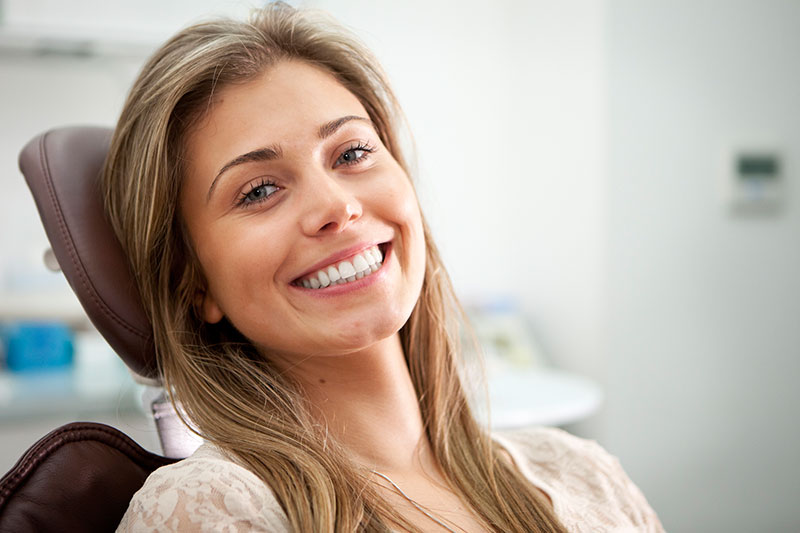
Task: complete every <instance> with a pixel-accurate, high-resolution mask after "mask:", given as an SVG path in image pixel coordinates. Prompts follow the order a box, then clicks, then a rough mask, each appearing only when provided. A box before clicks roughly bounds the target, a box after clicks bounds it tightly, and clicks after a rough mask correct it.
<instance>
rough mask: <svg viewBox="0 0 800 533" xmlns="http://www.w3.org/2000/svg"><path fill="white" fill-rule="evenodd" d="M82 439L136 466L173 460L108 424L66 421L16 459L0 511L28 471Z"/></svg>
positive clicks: (2, 490) (3, 489)
mask: <svg viewBox="0 0 800 533" xmlns="http://www.w3.org/2000/svg"><path fill="white" fill-rule="evenodd" d="M101 437H102V438H101ZM84 441H95V442H99V443H100V444H104V445H106V446H108V447H110V448H112V449H115V450H118V451H120V452H122V453H124V454H125V455H126V456H128V458H130V459H131V460H133V461H134V462H135V463H136V465H137V466H139V467H141V468H150V467H153V469H155V468H158V467H160V466H164V465H167V464H171V463H174V462H176V461H175V460H174V459H169V458H167V457H161V456H160V455H156V454H154V453H151V452H148V451H147V450H144V449H142V448H140V447H139V445H138V444H136V443H134V442H133V441H131V440H130V438H129V437H127V436H126V435H123V434H122V433H120V432H118V430H115V429H112V428H109V427H108V426H104V425H102V424H98V423H92V422H88V423H80V422H77V423H71V424H67V425H65V426H62V427H61V428H59V429H56V430H55V431H53V432H52V433H50V434H49V435H47V436H45V437H43V438H42V439H41V440H40V441H39V442H38V443H37V444H34V446H33V447H32V448H31V449H30V450H28V452H27V453H25V455H23V456H22V458H21V459H20V460H19V461H18V462H17V465H15V467H14V468H13V469H12V472H14V470H15V469H16V468H17V466H19V465H24V466H23V468H21V469H20V470H17V471H16V472H14V473H13V474H12V475H10V476H8V477H4V478H3V479H2V482H3V486H2V487H0V511H2V509H3V507H5V505H6V503H8V500H9V498H10V497H11V496H12V495H13V494H14V492H16V491H17V490H18V489H19V488H20V487H22V486H23V485H24V481H25V480H26V479H27V478H28V477H29V476H30V474H31V473H32V472H33V471H34V470H35V469H36V468H37V467H38V466H39V465H40V464H41V463H43V462H44V461H45V460H47V458H48V457H50V455H52V454H53V452H55V451H57V450H58V449H60V448H62V447H63V446H65V445H67V444H72V443H76V442H84Z"/></svg>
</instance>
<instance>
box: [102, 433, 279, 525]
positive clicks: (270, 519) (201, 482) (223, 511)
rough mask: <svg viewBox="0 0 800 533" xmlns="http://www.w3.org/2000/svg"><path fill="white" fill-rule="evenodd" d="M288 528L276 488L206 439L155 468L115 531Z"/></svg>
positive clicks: (134, 497)
mask: <svg viewBox="0 0 800 533" xmlns="http://www.w3.org/2000/svg"><path fill="white" fill-rule="evenodd" d="M156 530H157V531H243V530H244V531H270V532H276V531H277V532H281V531H289V525H288V522H287V520H286V517H285V515H284V514H283V511H282V510H281V508H280V505H279V504H278V502H277V500H276V499H275V497H274V495H273V494H272V491H271V490H270V489H269V487H267V486H266V485H265V484H264V483H263V482H262V481H261V479H259V478H258V476H256V475H255V474H253V473H252V472H250V471H249V470H247V469H246V468H243V467H242V466H240V465H239V464H237V463H235V462H233V461H231V460H230V459H228V458H227V457H225V456H224V455H223V454H222V452H221V451H219V450H218V449H217V448H215V447H213V446H211V445H208V444H204V445H203V446H201V447H200V448H198V450H197V451H196V452H195V453H194V454H192V455H191V456H190V457H188V458H186V459H184V460H182V461H179V462H177V463H174V464H171V465H168V466H164V467H162V468H159V469H157V470H156V471H154V472H153V473H152V474H150V476H149V477H148V478H147V480H146V481H145V484H144V485H143V486H142V488H141V489H139V491H138V492H137V493H136V494H135V495H134V496H133V499H132V500H131V502H130V504H129V506H128V510H127V511H126V512H125V516H124V517H123V518H122V522H120V525H119V528H118V529H117V531H156Z"/></svg>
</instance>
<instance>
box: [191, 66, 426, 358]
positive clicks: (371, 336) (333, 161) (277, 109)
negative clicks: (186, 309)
mask: <svg viewBox="0 0 800 533" xmlns="http://www.w3.org/2000/svg"><path fill="white" fill-rule="evenodd" d="M186 149H187V157H188V165H187V175H186V176H185V182H184V184H183V188H182V192H181V198H180V209H181V214H182V216H183V218H184V220H185V222H186V225H187V227H188V231H189V236H190V238H191V241H192V243H193V246H194V248H195V251H196V254H197V257H198V259H199V261H200V265H201V267H202V269H203V272H204V274H205V276H206V279H207V280H208V287H207V291H206V292H205V293H203V294H201V295H199V296H198V298H199V299H202V310H203V314H204V318H205V320H206V321H207V322H210V323H214V322H217V321H219V320H220V319H221V318H222V317H223V316H225V317H227V318H228V320H229V321H230V322H231V323H232V324H233V325H234V326H235V327H236V328H237V329H238V330H239V331H240V332H241V333H242V334H243V335H245V336H246V337H247V338H249V339H250V340H251V341H252V342H254V343H255V344H256V345H257V346H258V347H259V348H261V349H262V350H266V351H267V352H269V353H272V354H282V355H286V356H296V355H300V356H308V355H335V354H344V353H352V352H355V351H358V350H360V349H363V348H366V347H369V346H371V345H373V344H374V343H376V342H378V341H380V340H382V339H386V338H387V337H389V336H391V335H394V334H396V333H397V331H398V330H399V329H400V328H401V327H402V326H403V324H404V323H405V322H406V320H407V319H408V317H409V315H410V314H411V311H412V309H413V307H414V304H415V303H416V301H417V298H418V297H419V293H420V288H421V286H422V279H423V275H424V269H425V242H424V236H423V231H422V222H421V216H420V212H419V208H418V204H417V201H416V197H415V195H414V191H413V189H412V188H411V184H410V182H409V180H408V177H407V176H406V174H405V172H404V171H403V169H402V168H401V167H400V165H398V163H397V161H395V159H394V157H392V154H390V153H389V151H388V150H387V149H386V147H385V146H383V144H382V143H381V141H380V139H379V137H378V135H377V133H376V131H375V128H374V127H373V126H372V123H371V121H370V120H369V118H368V115H367V112H366V111H365V109H364V107H363V106H362V105H361V103H360V102H359V101H358V99H357V98H356V97H355V96H353V95H352V94H351V93H350V92H349V91H348V90H347V89H345V88H344V87H343V86H342V85H341V84H340V83H338V82H337V81H336V80H335V79H334V78H333V77H332V76H331V75H330V74H328V73H326V72H324V71H323V70H321V69H318V68H315V67H313V66H310V65H308V64H306V63H302V62H295V61H288V62H282V63H279V64H278V65H276V66H274V67H272V68H269V69H268V70H267V71H266V72H265V73H264V74H263V75H261V76H260V77H258V78H256V79H255V80H253V81H250V82H248V83H245V84H241V85H230V86H227V87H223V88H222V89H219V90H217V91H216V92H215V94H214V97H213V102H212V104H211V107H210V108H209V111H208V113H207V114H206V116H205V117H204V119H203V120H201V122H200V123H199V125H198V126H197V127H195V128H194V129H193V130H192V131H191V132H190V133H189V135H188V137H187V144H186ZM337 276H338V278H339V279H338V280H337V279H336V278H337ZM316 287H319V288H316Z"/></svg>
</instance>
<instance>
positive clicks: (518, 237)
mask: <svg viewBox="0 0 800 533" xmlns="http://www.w3.org/2000/svg"><path fill="white" fill-rule="evenodd" d="M164 4H165V3H163V2H156V1H155V0H142V1H138V2H135V3H133V2H131V3H123V2H102V1H100V0H81V1H80V2H78V1H74V2H69V3H65V2H56V1H54V0H50V1H47V0H27V1H23V0H4V1H3V3H2V4H0V5H2V7H3V10H2V13H3V15H2V16H3V20H2V25H3V26H2V29H1V30H0V49H1V50H2V52H0V79H2V81H3V83H2V84H0V169H2V172H0V187H2V191H3V192H2V194H0V227H1V228H2V231H0V314H2V313H5V315H6V316H14V314H15V313H17V314H20V313H22V311H20V309H22V308H33V311H31V310H30V309H27V310H25V312H33V313H34V314H35V312H36V309H40V308H42V307H48V306H49V307H52V306H53V305H55V304H57V303H58V302H63V303H58V305H61V306H62V307H64V308H70V305H73V304H71V303H70V302H71V300H70V298H71V297H70V296H69V293H68V289H67V288H66V284H65V283H63V282H62V281H61V280H60V277H59V276H57V275H51V274H50V273H48V272H46V271H45V270H44V268H43V267H42V266H41V252H42V250H43V249H44V248H46V246H47V245H46V239H45V237H44V233H43V231H42V230H41V229H40V224H39V221H38V216H37V215H36V212H35V208H34V206H33V202H32V201H31V200H30V198H29V193H28V191H27V189H26V187H25V185H24V183H23V181H22V178H21V177H20V175H19V173H18V171H17V170H16V155H17V153H18V151H19V149H20V148H21V146H22V145H23V144H24V143H25V142H26V141H27V140H28V139H29V138H30V137H32V136H33V135H34V134H36V133H38V132H40V131H42V130H44V129H47V128H50V127H53V126H58V125H64V124H76V123H90V124H106V125H112V124H113V123H114V121H115V119H116V116H117V114H118V112H119V109H120V107H121V105H122V102H123V100H124V97H125V93H126V90H127V88H128V86H129V85H130V83H131V81H132V80H133V77H134V76H135V74H136V72H137V70H138V68H139V67H140V65H141V63H142V61H143V60H144V58H145V57H146V55H147V54H148V53H149V52H150V51H151V50H152V49H153V47H154V46H155V45H156V44H157V43H158V42H159V41H160V40H163V39H164V38H166V37H167V36H168V35H169V34H171V33H172V32H174V31H175V30H176V29H178V28H179V27H181V26H183V25H185V24H187V23H190V22H195V21H197V20H201V19H202V18H204V17H206V16H207V15H208V14H213V13H228V14H233V15H240V14H242V13H244V12H246V8H247V5H246V3H243V2H232V1H228V2H223V1H213V0H203V1H194V2H188V1H174V2H170V3H168V4H167V5H164ZM303 5H310V6H314V7H321V8H323V9H326V10H328V11H330V12H331V13H333V14H334V16H336V17H337V18H338V19H339V20H340V21H342V22H343V23H345V24H347V25H349V26H351V27H352V28H353V29H354V30H355V31H356V32H357V33H358V34H359V35H360V36H361V37H362V38H363V39H364V40H365V41H366V42H367V44H368V45H370V46H371V47H372V48H373V50H374V51H375V52H376V53H377V55H378V57H379V58H381V60H382V61H383V63H384V66H385V67H386V69H387V71H388V73H389V76H390V78H391V79H392V81H393V82H394V85H395V88H396V90H397V93H398V95H399V97H400V100H401V102H402V103H403V105H404V108H405V110H406V113H407V115H408V118H409V122H410V125H411V128H412V130H413V132H414V135H415V138H416V143H417V148H418V152H419V170H418V172H417V183H418V189H419V192H420V196H421V199H422V202H423V205H424V207H425V210H426V214H427V216H428V218H429V220H430V222H431V225H432V227H433V231H434V235H435V236H436V238H437V243H438V245H439V246H440V248H441V249H442V252H443V254H444V257H445V261H446V264H447V265H448V267H449V269H450V273H451V275H452V277H453V279H454V282H455V285H456V287H457V289H458V291H459V293H460V294H461V296H462V297H463V299H464V300H465V301H466V302H468V303H471V302H485V301H492V300H509V299H511V300H513V301H515V303H516V305H517V306H518V308H519V309H520V310H521V311H522V312H523V313H524V314H525V315H526V316H527V317H528V319H529V322H530V324H531V327H532V331H533V333H534V335H535V336H536V338H537V340H538V341H539V344H541V346H542V348H543V351H544V352H545V353H546V354H547V355H548V356H549V358H550V359H551V360H552V361H553V363H554V364H556V365H557V366H559V367H561V368H564V369H567V370H570V371H573V372H576V373H580V374H583V375H586V376H589V377H591V378H593V379H595V380H597V381H598V382H599V383H601V385H602V386H603V388H604V391H605V397H606V402H605V404H604V407H603V408H602V409H601V411H600V412H599V413H598V414H597V415H595V416H594V417H592V418H590V419H588V420H586V421H584V422H582V423H581V424H579V425H576V426H574V427H571V428H570V429H571V430H572V431H574V432H576V433H578V434H581V435H584V436H587V437H590V438H594V439H597V440H599V441H600V442H601V443H602V444H603V445H604V446H606V447H607V448H608V449H609V450H610V451H611V452H612V453H614V454H615V455H618V456H619V457H620V459H621V461H622V464H623V466H624V467H625V468H626V470H627V472H628V473H629V475H630V476H631V477H632V478H633V480H634V481H635V482H636V483H637V484H638V485H639V486H640V487H641V488H642V490H643V492H644V493H645V494H646V495H647V497H648V499H649V501H650V502H651V504H652V505H653V507H654V508H655V509H656V511H657V512H658V513H659V515H660V517H661V519H662V521H663V523H664V525H665V527H666V528H667V529H668V530H669V531H673V532H676V531H685V532H693V531H702V532H716V531H719V532H751V531H775V532H783V531H797V530H800V510H798V509H797V506H796V504H795V502H796V501H797V500H798V498H800V483H798V481H797V479H799V478H800V461H796V460H795V458H794V454H795V450H797V449H800V442H798V441H800V420H798V415H797V413H796V411H795V409H796V406H797V405H800V392H798V390H799V388H798V387H797V385H796V384H797V382H798V380H799V379H800V327H798V326H800V274H799V273H800V215H798V199H800V183H798V176H797V168H798V158H799V157H800V138H799V137H800V116H798V115H799V114H800V107H798V105H797V104H796V102H795V100H796V99H797V95H799V94H800V86H799V85H800V66H798V65H799V64H798V62H797V61H792V57H793V56H794V55H796V53H797V52H798V51H800V2H796V1H791V0H785V1H780V0H748V1H742V0H735V1H734V0H703V1H689V0H680V1H666V0H660V1H652V2H637V1H634V0H605V1H600V0H597V1H591V0H567V1H564V2H545V1H542V0H534V1H523V0H498V1H495V2H492V3H491V4H489V3H486V2H478V1H475V0H469V1H464V2H458V3H448V2H430V1H429V2H423V1H421V0H410V1H407V2H389V1H386V2H374V1H372V2H366V1H361V0H348V1H344V0H316V1H309V2H305V3H304V4H303ZM37 32H42V33H43V34H45V35H50V36H54V35H55V36H56V37H58V38H59V39H61V44H58V43H57V42H56V43H55V44H56V45H55V46H53V47H51V48H52V49H51V50H49V51H47V52H46V53H42V52H41V50H40V51H38V52H37V51H36V49H35V47H33V48H32V47H30V46H28V48H27V49H26V48H25V46H22V45H20V43H22V42H23V41H25V39H28V38H29V37H30V36H31V35H34V34H37ZM76 36H78V37H76ZM81 36H86V37H87V39H88V40H89V41H90V44H89V45H86V44H85V43H83V44H82V40H81V38H80V37H81ZM92 46H94V47H95V48H99V49H100V51H99V52H98V53H93V52H91V50H92ZM32 50H33V51H32ZM749 148H758V149H761V150H767V151H770V150H771V152H770V153H778V154H779V156H780V162H781V164H782V170H783V172H782V176H781V182H782V188H781V189H780V191H779V192H780V194H779V197H780V199H779V202H778V205H777V207H774V208H773V207H771V208H768V209H761V210H758V209H756V210H753V211H748V210H744V211H736V210H734V209H732V208H731V205H730V204H731V201H730V199H729V196H728V195H726V191H727V190H729V189H730V187H731V186H732V185H731V183H734V184H735V183H737V182H736V178H735V177H734V176H732V175H731V173H730V172H726V170H725V169H726V164H727V163H730V161H731V160H732V158H734V157H735V156H736V154H738V153H739V152H737V150H739V151H741V150H747V149H749ZM31 302H33V303H31ZM22 314H24V313H22ZM1 396H2V394H1V393H0V400H1V399H2V398H1ZM27 423H30V422H27ZM123 429H125V428H123ZM9 431H11V430H10V429H8V428H6V433H5V434H4V437H5V436H6V435H9V434H10V433H9ZM38 436H39V435H37V436H36V437H38ZM0 440H3V439H0ZM2 452H3V450H2V448H1V447H0V453H2ZM12 453H13V452H9V455H11V454H12ZM17 455H18V454H17ZM4 461H6V462H8V461H11V462H13V460H12V458H11V457H9V458H8V459H7V460H6V458H4ZM4 464H5V463H4ZM8 466H10V464H8ZM6 468H7V467H6Z"/></svg>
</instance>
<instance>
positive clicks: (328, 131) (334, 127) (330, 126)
mask: <svg viewBox="0 0 800 533" xmlns="http://www.w3.org/2000/svg"><path fill="white" fill-rule="evenodd" d="M352 120H362V121H364V122H366V123H368V124H369V125H371V126H372V127H373V129H375V125H374V124H373V122H372V120H370V119H368V118H365V117H359V116H357V115H347V116H344V117H341V118H337V119H334V120H331V121H330V122H326V123H325V124H323V125H322V126H320V127H319V130H317V136H318V137H319V138H320V139H327V138H328V137H330V136H331V135H333V134H334V133H336V132H337V131H338V130H339V128H341V127H342V126H344V125H345V124H347V123H348V122H350V121H352ZM281 157H283V151H282V150H281V147H280V146H278V145H272V146H268V147H265V148H258V149H256V150H252V151H250V152H247V153H246V154H242V155H239V156H236V157H235V158H233V159H231V160H230V161H228V162H227V163H225V164H224V165H223V166H222V168H221V169H220V170H219V172H217V175H216V176H215V177H214V181H212V182H211V187H209V189H208V196H207V197H206V203H208V201H209V200H210V199H211V193H213V192H214V188H215V187H216V186H217V182H218V181H219V178H220V177H221V176H222V175H223V174H225V172H227V171H228V170H230V169H231V168H233V167H235V166H238V165H242V164H244V163H254V162H259V161H274V160H276V159H280V158H281Z"/></svg>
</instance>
